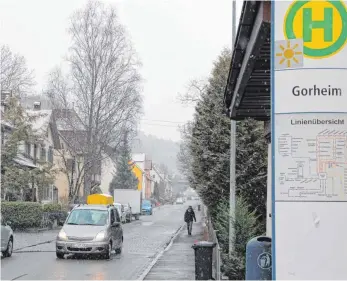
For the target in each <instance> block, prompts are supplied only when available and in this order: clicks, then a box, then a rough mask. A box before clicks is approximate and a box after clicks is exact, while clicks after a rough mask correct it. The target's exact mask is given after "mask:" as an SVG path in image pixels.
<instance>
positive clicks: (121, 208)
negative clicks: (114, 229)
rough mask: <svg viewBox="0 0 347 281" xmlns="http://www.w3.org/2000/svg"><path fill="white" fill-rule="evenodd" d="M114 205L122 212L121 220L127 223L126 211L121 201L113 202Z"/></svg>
mask: <svg viewBox="0 0 347 281" xmlns="http://www.w3.org/2000/svg"><path fill="white" fill-rule="evenodd" d="M113 205H114V206H115V207H116V209H117V210H118V213H119V214H120V221H121V222H122V223H126V216H125V213H124V207H123V205H122V204H121V203H113Z"/></svg>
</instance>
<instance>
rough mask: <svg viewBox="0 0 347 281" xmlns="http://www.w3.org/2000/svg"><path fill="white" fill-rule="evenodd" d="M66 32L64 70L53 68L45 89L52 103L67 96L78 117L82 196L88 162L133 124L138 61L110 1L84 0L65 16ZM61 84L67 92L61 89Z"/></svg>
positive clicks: (138, 104) (138, 110)
mask: <svg viewBox="0 0 347 281" xmlns="http://www.w3.org/2000/svg"><path fill="white" fill-rule="evenodd" d="M69 34H70V35H71V39H72V44H71V46H70V48H69V52H68V55H67V62H68V64H69V66H70V71H69V73H68V75H67V76H65V78H64V79H61V77H63V76H62V75H57V73H59V72H57V70H55V72H53V73H52V74H51V78H55V79H53V80H52V81H49V86H48V89H49V93H50V96H51V98H52V99H56V102H55V103H56V104H58V105H59V104H64V103H65V101H68V100H71V101H73V102H74V104H75V107H76V111H77V112H78V114H79V116H80V117H81V120H82V123H83V126H84V128H85V132H86V136H85V138H84V141H85V145H84V146H83V148H84V155H85V163H86V164H85V165H86V166H85V167H84V195H88V194H90V191H91V182H92V181H91V174H92V167H93V165H94V164H93V162H95V161H97V160H98V159H100V157H102V155H103V152H104V150H105V149H106V148H107V147H109V146H111V147H113V148H114V147H117V145H118V144H119V143H120V140H121V137H122V133H123V132H125V131H128V132H129V131H132V130H133V129H134V127H135V125H136V123H137V120H138V117H139V115H140V113H141V106H142V99H141V95H140V90H141V89H140V84H141V77H140V75H139V73H138V67H139V65H140V64H139V61H138V60H137V59H136V56H135V53H134V50H133V48H132V46H131V43H130V42H129V40H128V39H127V35H126V32H125V30H124V28H123V26H122V25H121V24H120V23H119V22H118V19H117V16H116V11H115V9H114V8H113V7H111V6H109V7H106V6H105V5H104V4H102V3H100V2H98V1H89V2H88V3H87V5H86V6H85V8H84V9H81V10H77V11H76V12H75V13H74V14H73V16H72V17H71V22H70V27H69ZM66 79H69V81H66ZM67 85H69V86H68V87H67ZM70 85H71V86H70ZM65 87H67V89H68V91H64V90H63V91H61V89H65ZM70 87H71V88H70ZM70 90H71V91H70ZM67 93H69V94H68V95H67ZM59 100H60V102H59ZM61 101H63V102H61ZM65 105H66V104H65Z"/></svg>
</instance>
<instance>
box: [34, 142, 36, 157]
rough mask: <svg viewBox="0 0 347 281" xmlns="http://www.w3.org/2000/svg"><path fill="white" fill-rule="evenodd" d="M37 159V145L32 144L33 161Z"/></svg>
mask: <svg viewBox="0 0 347 281" xmlns="http://www.w3.org/2000/svg"><path fill="white" fill-rule="evenodd" d="M36 159H37V144H34V160H36Z"/></svg>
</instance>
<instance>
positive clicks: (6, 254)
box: [2, 237, 13, 258]
mask: <svg viewBox="0 0 347 281" xmlns="http://www.w3.org/2000/svg"><path fill="white" fill-rule="evenodd" d="M12 252H13V238H12V237H10V240H8V243H7V249H6V250H5V251H3V252H2V254H3V256H4V257H8V258H9V257H10V256H12Z"/></svg>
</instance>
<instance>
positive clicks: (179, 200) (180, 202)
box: [176, 197, 184, 204]
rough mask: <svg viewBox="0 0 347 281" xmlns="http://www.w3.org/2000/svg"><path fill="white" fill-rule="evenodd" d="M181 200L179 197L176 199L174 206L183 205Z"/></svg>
mask: <svg viewBox="0 0 347 281" xmlns="http://www.w3.org/2000/svg"><path fill="white" fill-rule="evenodd" d="M183 203H184V202H183V199H182V198H181V197H180V198H177V199H176V204H183Z"/></svg>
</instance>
